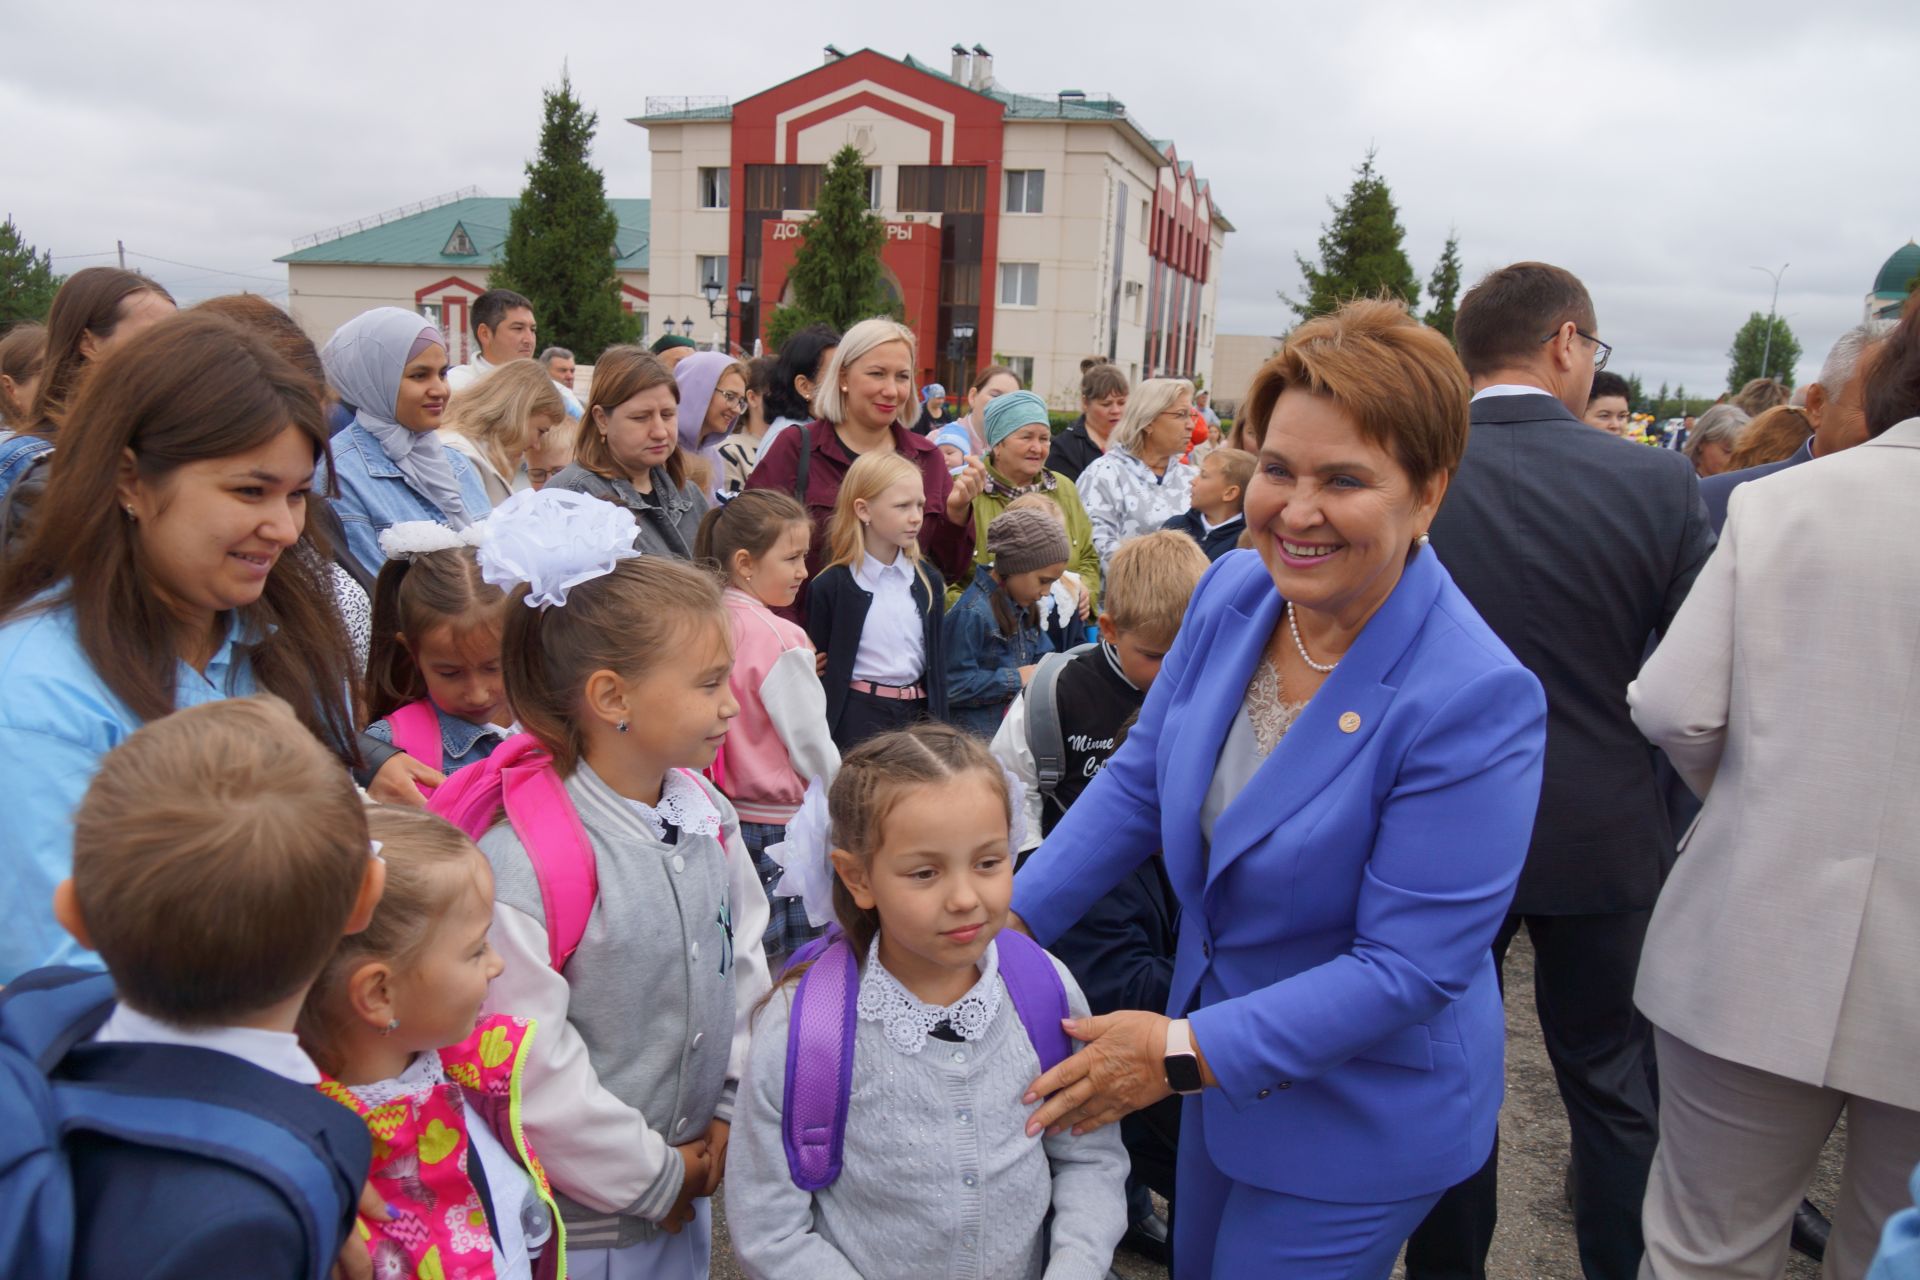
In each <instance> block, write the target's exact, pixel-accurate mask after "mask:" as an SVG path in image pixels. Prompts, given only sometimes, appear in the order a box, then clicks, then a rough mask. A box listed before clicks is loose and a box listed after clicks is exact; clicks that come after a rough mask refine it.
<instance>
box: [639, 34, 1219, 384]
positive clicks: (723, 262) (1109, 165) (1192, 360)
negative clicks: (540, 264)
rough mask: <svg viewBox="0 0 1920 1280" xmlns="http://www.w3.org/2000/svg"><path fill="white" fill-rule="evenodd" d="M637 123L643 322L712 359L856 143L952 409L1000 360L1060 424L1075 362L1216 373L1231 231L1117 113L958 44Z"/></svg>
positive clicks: (783, 294)
mask: <svg viewBox="0 0 1920 1280" xmlns="http://www.w3.org/2000/svg"><path fill="white" fill-rule="evenodd" d="M647 107H648V109H647V113H646V114H645V115H643V116H639V117H636V118H635V119H634V120H633V121H632V122H631V123H633V124H636V125H640V126H642V127H644V128H645V129H646V130H647V131H648V142H649V149H650V152H651V156H652V171H653V172H652V177H653V181H652V193H653V194H652V208H651V218H650V226H651V241H652V243H651V245H650V254H649V261H650V263H651V267H652V282H651V286H650V292H651V294H652V296H653V302H652V307H653V310H654V312H655V314H656V315H657V316H659V317H661V319H662V320H663V321H664V320H667V319H672V320H675V321H676V322H678V323H680V324H683V325H684V323H685V321H687V320H691V321H692V322H693V324H692V331H693V336H694V337H696V338H698V339H700V340H702V342H703V343H704V342H707V341H716V342H717V341H720V340H723V339H724V340H726V341H729V342H731V343H734V344H737V345H738V346H739V347H740V348H741V349H743V350H746V351H752V350H753V349H754V347H755V344H756V342H757V341H758V340H759V339H760V337H761V335H762V334H763V333H764V332H765V329H766V324H767V320H768V317H769V316H770V315H771V312H772V309H773V307H775V306H777V305H778V304H779V303H781V302H782V301H787V300H790V298H791V287H790V284H789V275H790V272H791V269H792V266H793V261H794V256H795V254H796V253H797V252H798V250H799V248H800V246H801V245H802V244H803V243H804V242H805V235H806V220H807V218H808V216H809V214H810V212H811V210H812V208H813V207H814V201H815V199H816V197H817V195H818V192H819V189H820V183H821V180H822V178H823V175H824V173H825V169H826V165H827V162H828V161H829V160H830V159H831V158H832V157H833V155H834V154H835V153H836V152H838V151H839V150H840V149H841V148H843V147H845V146H847V145H849V144H851V145H853V146H854V147H856V148H858V149H859V150H860V151H861V152H862V153H863V154H864V155H865V156H866V157H867V160H868V169H869V188H868V191H869V203H870V205H871V206H872V207H873V208H874V209H875V210H876V211H877V212H878V213H879V214H880V215H881V217H882V218H884V219H885V221H886V224H887V239H886V244H885V249H884V252H883V262H884V265H885V268H886V274H887V283H888V287H889V288H890V289H891V290H892V291H893V294H894V296H895V297H896V298H897V299H898V300H899V303H900V305H901V310H902V315H903V316H904V318H905V321H906V323H907V324H908V326H909V327H911V328H912V329H913V330H914V332H915V333H916V335H917V336H918V339H919V342H918V347H919V363H920V370H919V373H920V377H921V380H922V381H938V382H941V383H943V384H945V385H946V387H947V388H948V390H949V391H950V392H958V391H960V390H962V389H964V387H965V384H966V382H967V381H968V379H969V377H970V376H971V373H972V371H973V370H974V369H977V368H979V367H980V366H982V365H985V364H988V363H992V362H999V363H1005V364H1008V365H1010V366H1012V367H1013V368H1014V370H1015V371H1016V372H1017V373H1018V374H1019V375H1020V377H1021V379H1022V381H1023V382H1025V383H1026V384H1027V385H1029V386H1030V387H1032V388H1033V389H1034V390H1036V391H1038V392H1039V393H1040V394H1041V395H1042V396H1044V397H1045V398H1046V399H1047V400H1048V401H1049V402H1051V403H1053V404H1055V405H1056V406H1059V407H1062V408H1064V407H1068V406H1070V405H1072V404H1074V403H1075V402H1076V401H1077V392H1078V387H1079V377H1080V371H1079V366H1080V361H1081V360H1082V359H1084V358H1086V357H1088V356H1099V357H1102V358H1106V359H1110V360H1113V361H1114V362H1115V363H1117V364H1119V365H1120V366H1121V367H1122V368H1123V369H1125V370H1126V371H1127V373H1128V375H1129V377H1130V378H1132V379H1135V380H1137V379H1139V378H1142V377H1146V376H1152V375H1155V374H1162V373H1168V374H1181V375H1186V374H1192V373H1200V374H1202V375H1208V374H1210V373H1211V371H1212V368H1213V364H1214V359H1215V350H1214V342H1215V336H1214V311H1215V305H1216V301H1217V297H1218V280H1219V271H1220V261H1221V253H1222V251H1223V249H1224V246H1225V241H1226V235H1227V233H1228V232H1229V231H1231V230H1232V229H1233V228H1232V224H1231V223H1229V222H1228V221H1227V219H1226V217H1225V216H1224V215H1223V214H1221V213H1220V211H1219V210H1218V209H1217V208H1216V207H1215V205H1214V203H1213V200H1212V196H1211V192H1210V191H1209V189H1208V185H1207V183H1206V182H1205V181H1204V180H1202V179H1200V178H1198V177H1197V176H1196V175H1195V173H1194V171H1193V167H1192V166H1191V165H1190V164H1188V163H1187V162H1185V161H1183V160H1181V159H1180V157H1179V155H1178V153H1177V151H1176V149H1175V147H1174V145H1173V144H1172V143H1171V142H1167V141H1165V140H1156V139H1154V138H1152V137H1150V136H1149V135H1148V134H1147V133H1146V132H1145V131H1143V130H1142V128H1141V127H1140V126H1139V125H1138V124H1137V123H1136V122H1135V121H1134V120H1133V119H1132V117H1131V116H1129V115H1128V114H1127V109H1126V107H1125V105H1124V104H1122V103H1120V102H1119V101H1117V100H1114V99H1111V98H1106V99H1094V98H1089V97H1088V96H1087V95H1085V94H1083V93H1078V92H1075V91H1073V90H1063V91H1061V92H1059V93H1057V94H1055V95H1053V96H1051V97H1032V96H1027V95H1022V94H1016V93H1010V92H1008V91H1006V90H1005V89H1003V88H1001V86H1000V84H999V82H998V81H997V80H995V79H994V77H993V62H992V57H991V55H989V54H988V53H987V52H986V50H984V49H982V48H980V47H979V46H975V48H974V49H973V50H972V51H971V52H969V51H967V50H965V49H962V48H960V47H958V46H956V47H955V49H954V51H953V60H952V63H951V65H950V67H949V68H948V69H947V70H945V71H941V70H937V69H935V68H933V67H931V66H928V65H926V64H924V63H921V62H919V61H916V60H915V59H913V58H911V57H909V58H906V59H902V60H896V59H894V58H890V57H887V56H885V55H882V54H879V53H875V52H873V51H871V50H862V51H861V52H859V53H854V54H850V55H845V56H841V55H838V54H837V53H832V52H830V53H829V55H828V58H827V61H826V63H825V64H824V65H823V66H820V67H816V68H814V69H812V70H810V71H808V72H806V73H804V74H802V75H800V76H798V77H796V78H794V79H792V80H789V81H787V82H785V83H783V84H780V85H776V86H774V87H773V88H770V89H767V90H764V91H762V92H760V93H757V94H755V95H753V96H751V97H749V98H745V99H743V100H741V101H739V102H735V103H731V104H729V103H728V102H726V101H725V100H724V99H654V100H650V101H649V102H648V104H647ZM709 294H711V295H713V296H712V298H711V299H710V298H709ZM743 299H744V300H743Z"/></svg>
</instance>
